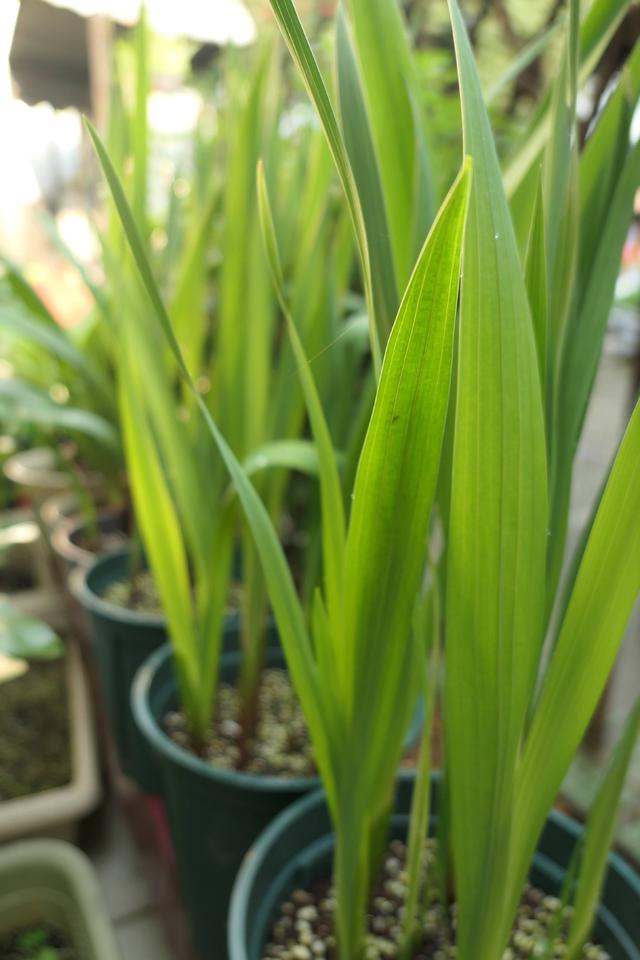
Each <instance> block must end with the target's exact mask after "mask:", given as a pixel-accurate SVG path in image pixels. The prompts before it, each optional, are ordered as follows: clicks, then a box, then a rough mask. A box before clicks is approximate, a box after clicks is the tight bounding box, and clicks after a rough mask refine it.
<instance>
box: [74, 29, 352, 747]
mask: <svg viewBox="0 0 640 960" xmlns="http://www.w3.org/2000/svg"><path fill="white" fill-rule="evenodd" d="M275 67H276V61H275V57H274V55H273V52H272V50H271V47H270V45H267V46H266V47H264V48H263V49H261V50H260V51H259V52H258V56H257V58H256V62H255V63H254V64H253V67H252V71H251V73H250V76H249V78H248V82H247V77H246V70H245V72H244V74H243V75H242V77H240V76H238V75H232V76H231V77H230V78H229V83H228V88H229V92H228V96H229V98H230V99H229V102H227V103H226V104H225V105H224V108H223V109H224V111H225V113H227V112H228V113H229V115H230V116H231V117H233V121H234V124H235V125H234V127H233V133H232V135H231V137H227V139H226V141H225V142H224V147H225V150H226V157H225V163H224V165H223V168H222V171H221V172H220V177H221V178H224V180H225V186H224V188H223V187H222V185H221V184H222V179H221V182H217V181H216V180H215V178H214V179H213V182H212V186H210V187H209V188H208V191H207V195H208V199H207V202H206V205H205V209H204V210H203V211H199V214H198V216H197V218H196V219H195V221H194V222H193V224H192V226H191V228H189V229H187V232H186V236H185V241H184V244H183V246H184V254H183V256H182V257H181V258H180V263H179V270H178V273H177V276H176V278H175V283H174V286H173V290H169V291H165V294H164V298H163V295H162V294H161V292H160V289H159V286H160V284H159V283H157V281H156V279H155V273H156V271H154V269H153V262H152V258H151V256H150V245H149V238H148V230H147V228H146V226H145V218H141V217H140V216H139V214H137V213H136V205H135V203H134V197H133V194H131V203H130V206H129V203H128V202H127V198H126V193H127V190H126V185H125V184H124V183H123V178H122V176H120V175H119V171H118V170H117V169H116V168H115V167H114V164H113V162H112V161H111V160H110V159H109V158H108V157H107V153H106V151H105V150H104V148H103V147H102V145H101V144H100V143H99V141H98V140H97V137H96V135H95V133H94V131H93V130H90V132H91V135H92V137H93V138H94V142H95V143H96V148H97V150H98V154H99V157H100V160H101V163H102V165H103V167H104V169H105V172H106V173H107V178H108V180H109V184H110V186H111V188H112V191H113V192H114V196H115V200H116V207H117V209H118V211H119V212H120V214H121V215H122V218H123V223H124V227H125V233H126V235H127V236H128V238H129V240H130V242H131V241H132V248H133V253H134V257H135V260H136V261H137V263H138V265H140V264H141V263H142V264H143V273H144V279H145V284H146V285H147V288H148V289H149V288H152V289H153V291H154V295H153V296H154V300H153V307H155V309H156V311H162V312H163V314H164V313H165V312H166V314H167V316H170V317H171V320H170V321H168V320H167V322H170V323H171V328H172V330H173V331H174V334H175V337H176V339H177V341H178V342H179V343H180V346H181V349H182V350H183V352H184V357H185V363H186V364H187V366H188V369H189V370H190V373H191V374H192V376H193V379H194V381H196V383H197V388H198V389H197V396H198V398H199V400H200V402H201V403H202V404H203V405H205V406H206V408H207V409H208V410H209V411H211V412H213V414H214V415H215V417H216V418H217V419H219V420H220V422H221V423H223V424H224V428H225V432H226V434H227V435H228V436H229V439H230V442H231V443H232V445H233V449H234V451H235V452H236V454H237V456H238V457H240V458H241V459H242V460H243V462H244V463H245V464H246V466H247V469H248V470H249V471H250V472H251V474H252V475H253V476H254V478H255V482H256V485H257V486H258V487H259V489H260V491H261V494H262V496H263V497H264V499H265V502H266V503H267V504H268V508H269V512H270V514H271V516H272V517H273V518H274V520H275V521H276V522H279V520H280V517H281V515H282V511H283V504H284V497H285V493H286V490H287V483H288V477H289V474H290V472H291V471H292V470H296V471H298V472H302V473H307V474H311V475H315V474H316V473H317V457H316V455H315V450H314V448H313V445H312V444H311V443H310V442H309V441H307V440H305V439H301V437H300V435H301V432H302V429H303V425H304V405H303V402H302V397H301V394H300V389H299V386H298V383H297V380H296V376H295V365H294V361H293V356H292V354H291V350H290V347H289V344H288V342H287V340H286V338H283V337H282V331H281V325H280V322H279V320H278V317H277V310H276V308H277V301H276V297H275V294H274V292H273V290H272V288H271V284H270V281H269V277H268V271H267V267H266V264H265V262H264V257H263V252H262V248H261V241H260V233H259V229H258V221H257V217H258V212H257V205H256V197H255V164H256V161H257V158H258V153H259V151H260V152H262V153H264V154H265V155H268V156H270V157H271V158H272V161H273V179H274V184H275V188H276V189H282V190H286V191H287V192H288V191H289V190H291V189H292V188H294V187H296V186H297V187H298V188H299V191H300V193H301V196H302V203H301V206H300V210H299V211H298V212H296V215H295V216H292V214H291V212H290V211H289V212H288V214H289V215H288V216H287V217H285V216H283V221H284V233H285V236H286V237H287V240H288V245H289V247H290V249H291V251H294V250H295V260H294V261H293V262H294V269H293V270H292V277H291V297H292V303H293V305H294V306H293V309H294V311H295V314H296V319H297V322H298V325H299V329H300V331H301V335H302V336H303V338H304V342H305V347H306V349H308V350H309V351H310V352H311V353H312V354H316V353H322V351H323V348H324V347H326V345H327V343H329V344H335V349H333V348H332V350H331V351H330V353H331V356H330V357H324V356H322V357H320V358H319V361H320V362H319V364H318V368H319V375H320V377H321V379H322V380H324V382H325V383H326V390H327V393H328V391H329V388H330V385H331V389H333V397H332V400H333V404H332V406H333V409H334V411H335V416H334V417H333V424H334V430H335V432H336V439H337V441H342V442H344V444H345V447H347V449H348V447H349V436H348V433H347V432H346V431H345V430H344V429H343V428H344V424H345V420H346V419H347V418H346V417H345V413H346V414H347V415H348V413H349V412H350V410H349V407H350V405H351V402H352V397H353V392H355V391H354V390H352V389H349V385H350V384H353V385H356V386H357V385H358V382H359V376H358V368H359V366H360V363H361V348H360V346H359V341H360V340H361V339H362V336H361V333H360V330H361V325H356V324H351V325H350V326H349V327H347V326H346V325H345V328H344V329H343V316H344V308H343V306H342V298H343V289H344V287H345V286H346V283H347V279H348V276H349V265H350V260H351V249H350V243H349V242H345V238H344V228H343V226H342V222H343V218H342V216H341V215H335V214H334V212H333V209H332V201H331V192H330V189H329V187H330V182H329V175H330V171H331V166H330V160H329V158H328V157H327V154H326V150H325V148H324V144H323V142H322V138H321V137H319V136H318V134H317V133H315V132H313V131H307V132H306V133H305V134H303V139H302V142H301V143H300V145H299V148H300V154H301V158H302V161H303V162H301V164H300V167H299V168H297V169H296V170H295V171H293V174H292V172H291V170H290V169H288V168H287V169H285V170H283V169H282V167H281V165H280V158H281V157H284V156H285V153H284V145H283V143H282V142H281V141H280V139H279V137H278V136H277V124H276V123H275V118H276V117H277V116H278V114H279V111H280V98H279V94H278V88H277V81H278V74H277V71H276V69H275ZM116 154H117V151H116ZM134 160H135V162H140V163H144V162H145V151H141V152H140V154H139V155H138V154H135V155H134ZM303 176H304V178H305V181H304V186H303V179H302V178H303ZM133 181H134V182H135V177H134V178H133ZM198 192H199V193H200V191H198ZM123 211H124V212H123ZM214 212H215V213H216V216H215V217H214ZM218 219H219V220H220V221H221V222H218ZM110 233H111V235H112V239H111V241H110V242H109V243H108V244H107V243H105V244H104V247H103V254H104V257H105V261H106V263H107V265H108V270H109V273H110V275H111V276H112V278H113V283H114V284H115V282H116V280H117V283H118V295H119V297H120V301H121V303H123V304H124V309H123V310H122V311H121V312H120V313H119V314H118V315H117V316H115V320H114V322H115V329H116V331H117V340H118V342H119V345H120V350H119V352H118V355H117V364H116V365H117V370H118V391H119V408H120V414H121V419H122V427H123V442H124V447H125V452H126V459H127V464H128V469H129V479H130V483H131V489H132V495H133V500H134V505H135V510H136V516H137V519H138V522H139V526H140V531H141V534H142V539H143V542H144V546H145V550H146V554H147V559H148V561H149V564H150V567H151V570H152V573H153V575H154V578H155V580H156V583H157V586H158V590H159V594H160V597H161V601H162V604H163V608H164V610H165V613H166V616H167V621H168V626H169V632H170V636H171V639H172V642H173V644H174V649H175V652H176V661H177V665H178V676H179V683H180V690H181V697H182V702H183V705H184V708H185V711H186V712H187V715H188V717H189V721H190V726H191V730H192V733H193V736H194V740H195V742H196V744H198V743H200V742H202V740H203V738H204V736H205V734H206V731H207V729H208V725H209V721H210V717H211V713H212V707H213V703H214V698H215V692H216V687H217V677H218V662H219V654H220V646H221V640H222V631H223V626H224V614H225V607H226V603H227V598H228V594H229V587H230V582H231V577H232V562H233V558H234V553H236V552H237V550H238V547H240V558H241V566H242V571H241V583H242V591H241V600H240V614H241V616H240V624H241V633H242V653H243V656H242V668H241V675H240V680H239V687H240V691H241V694H242V697H243V701H244V724H243V726H244V729H245V731H246V732H249V731H250V729H251V726H252V723H253V721H254V717H255V708H256V697H257V688H258V683H259V677H260V671H261V668H262V662H263V658H264V628H265V619H266V609H265V608H266V597H265V590H264V585H263V581H262V576H261V571H260V567H259V563H258V559H257V556H256V554H255V548H254V546H253V541H252V539H251V537H250V535H249V534H248V533H247V532H246V530H245V531H244V532H243V529H242V525H241V524H240V523H239V511H238V505H237V503H236V502H235V501H234V498H233V495H232V492H231V491H229V490H228V479H227V476H226V473H225V472H224V468H223V465H222V463H221V461H220V460H219V458H218V457H217V455H216V452H215V447H214V446H213V444H212V441H211V437H210V435H209V433H208V431H207V430H206V427H205V426H204V425H203V422H202V420H201V418H200V417H199V415H197V411H196V410H195V403H194V397H193V396H192V394H191V392H190V391H185V390H184V385H181V382H180V379H179V376H178V373H179V371H178V369H177V367H176V364H175V360H174V358H173V357H171V355H170V354H168V353H167V351H166V350H164V348H163V345H162V343H161V342H160V341H159V340H158V335H157V333H156V332H155V329H154V328H155V318H154V314H153V310H151V311H150V309H149V304H148V303H147V302H146V301H145V299H144V295H141V293H140V290H139V284H138V283H137V282H136V281H135V278H133V277H132V273H131V269H130V264H128V263H127V261H126V258H125V259H124V260H123V258H122V255H121V254H119V255H118V256H116V251H121V249H122V243H123V236H122V234H121V233H120V234H119V232H118V224H117V223H116V222H112V224H111V229H110ZM212 233H213V234H215V236H216V238H217V240H218V242H219V243H220V245H221V250H222V257H221V262H220V266H219V269H218V270H217V271H216V273H215V275H214V277H213V278H212V277H210V276H209V272H208V267H207V256H206V254H207V249H208V245H209V244H210V243H211V235H212ZM334 236H335V237H337V240H338V242H337V243H334ZM132 238H133V240H132ZM347 241H349V237H348V235H347ZM319 259H322V260H326V261H327V263H328V265H330V267H331V271H330V272H329V271H327V272H323V271H321V270H320V271H319V270H318V269H317V264H318V260H319ZM247 277H250V278H251V281H250V283H248V282H247ZM165 299H166V301H167V302H168V308H166V311H165V306H164V300H165ZM211 300H213V301H214V303H213V309H212V308H211V305H210V302H211ZM132 318H135V322H133V320H132ZM343 333H345V334H348V336H346V335H345V336H344V337H342V336H341V335H342V334H343ZM336 365H337V366H339V369H340V371H341V373H342V374H343V386H342V387H341V388H339V389H334V386H335V384H336V383H337V379H338V378H337V377H335V378H334V379H333V383H332V376H333V371H334V370H335V367H336ZM362 402H363V403H365V404H366V402H367V392H366V390H365V391H363V401H362ZM355 442H356V443H358V442H359V439H358V438H357V436H356V441H355ZM311 580H313V577H311Z"/></svg>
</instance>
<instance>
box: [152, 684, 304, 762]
mask: <svg viewBox="0 0 640 960" xmlns="http://www.w3.org/2000/svg"><path fill="white" fill-rule="evenodd" d="M240 710H241V701H240V696H239V694H238V691H237V690H236V688H235V687H233V686H231V685H230V684H227V683H223V684H221V685H220V687H219V688H218V695H217V697H216V709H215V715H214V719H213V723H212V724H211V729H210V731H209V737H208V739H207V743H206V746H205V749H204V758H205V759H207V760H208V761H209V762H210V763H211V764H212V765H213V766H215V767H222V768H223V769H226V770H242V771H244V772H245V773H257V774H263V775H272V776H281V777H306V776H313V775H315V773H316V768H315V763H314V760H313V750H312V747H311V741H310V739H309V734H308V732H307V726H306V724H305V722H304V717H303V714H302V710H301V709H300V704H299V703H298V699H297V697H296V695H295V693H294V690H293V687H292V685H291V681H290V680H289V675H288V674H287V672H286V670H277V669H269V670H265V671H264V672H263V674H262V681H261V685H260V693H259V697H258V722H257V725H256V732H255V736H254V737H250V738H248V739H246V740H243V737H242V728H241V726H240V722H239V721H240ZM165 730H166V732H167V734H168V736H170V737H171V739H172V740H173V741H174V743H177V744H178V746H181V747H184V748H186V749H192V745H191V738H190V736H189V732H188V728H187V723H186V719H185V717H184V715H183V714H182V713H177V712H176V713H170V714H167V716H166V717H165ZM202 753H203V752H202V751H200V754H199V755H202Z"/></svg>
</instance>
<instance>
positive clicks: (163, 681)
mask: <svg viewBox="0 0 640 960" xmlns="http://www.w3.org/2000/svg"><path fill="white" fill-rule="evenodd" d="M230 640H233V631H230V632H228V636H227V643H229V641H230ZM271 640H272V643H271V646H270V648H269V650H268V652H267V664H268V666H272V667H275V666H282V665H283V663H284V661H283V655H282V653H281V651H280V650H279V649H278V648H277V647H276V646H275V643H276V634H275V630H274V631H273V633H272V637H271ZM233 642H234V643H237V641H235V640H233ZM239 664H240V654H239V653H238V651H237V650H235V651H234V652H230V653H225V654H223V656H222V658H221V665H220V676H221V679H222V681H225V682H234V681H235V679H236V677H237V673H238V668H239ZM132 704H133V710H134V714H135V717H136V721H137V723H138V725H139V728H140V730H141V731H142V733H143V735H144V736H145V737H146V738H147V741H148V743H149V744H151V745H152V746H153V749H154V750H155V751H156V753H157V755H158V757H159V758H160V762H161V765H162V772H163V796H164V800H165V804H166V808H167V815H168V818H169V827H170V830H171V836H172V840H173V848H174V853H175V857H176V861H177V866H178V875H179V879H180V888H181V891H182V898H183V901H184V905H185V909H186V912H187V917H188V921H189V928H190V931H191V937H192V941H193V944H194V946H195V947H196V948H197V950H198V951H199V952H200V953H201V955H202V957H203V958H205V960H223V958H224V956H225V951H226V942H227V915H228V906H229V897H230V895H231V888H232V885H233V881H234V879H235V876H236V873H237V872H238V867H239V866H240V863H241V861H242V858H243V857H244V855H245V853H246V851H247V850H248V849H249V847H250V846H251V844H252V843H253V841H254V840H255V839H256V837H257V836H258V835H259V834H260V833H261V831H262V830H263V829H264V827H265V826H266V825H267V824H268V823H269V822H270V821H271V820H272V819H273V818H274V817H275V816H276V815H277V814H278V813H280V811H281V810H282V809H283V808H284V807H286V806H287V805H288V804H289V803H291V802H292V801H293V800H296V799H297V798H298V797H300V796H301V795H302V794H304V793H307V792H308V791H309V790H311V789H313V788H315V787H317V784H318V779H317V777H297V778H292V777H291V778H286V779H285V778H283V777H269V776H256V775H251V774H245V773H238V772H236V771H231V770H221V769H216V768H215V767H212V766H211V765H210V764H208V763H206V762H204V761H203V760H200V759H199V758H198V757H196V756H194V755H193V754H192V753H189V752H188V751H186V750H183V749H182V748H180V747H178V746H177V745H176V744H174V743H173V741H172V740H170V739H169V737H167V736H166V734H165V733H164V731H163V729H162V720H163V717H164V716H165V715H166V714H167V712H169V711H171V710H174V709H176V708H177V707H178V695H177V688H176V680H175V673H174V669H173V658H172V652H171V649H170V647H168V646H167V647H165V648H163V649H161V650H158V651H157V652H156V653H155V654H153V655H152V656H151V658H150V659H149V661H148V662H147V663H146V664H145V666H144V667H142V669H141V670H140V672H139V673H138V676H137V677H136V680H135V682H134V686H133V690H132Z"/></svg>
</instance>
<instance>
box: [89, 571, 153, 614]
mask: <svg viewBox="0 0 640 960" xmlns="http://www.w3.org/2000/svg"><path fill="white" fill-rule="evenodd" d="M102 596H103V598H104V599H105V600H107V601H108V602H109V603H112V604H113V605H114V606H115V607H124V608H125V609H126V610H136V611H137V612H138V613H153V614H161V613H162V605H161V603H160V597H159V596H158V590H157V588H156V585H155V581H154V579H153V577H152V576H151V573H150V572H149V571H148V570H143V571H142V572H141V573H136V575H135V576H134V577H127V579H126V580H118V581H116V582H115V583H110V584H109V586H108V587H107V589H106V590H105V591H104V593H103V594H102Z"/></svg>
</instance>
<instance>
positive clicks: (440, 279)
mask: <svg viewBox="0 0 640 960" xmlns="http://www.w3.org/2000/svg"><path fill="white" fill-rule="evenodd" d="M470 182H471V165H470V163H469V162H468V161H465V164H464V166H463V169H462V171H461V173H460V174H459V176H458V178H457V180H456V182H455V184H454V186H453V187H452V189H451V191H450V193H449V196H448V197H447V199H446V201H445V203H444V204H443V206H442V208H441V210H440V213H439V214H438V217H437V218H436V220H435V222H434V225H433V227H432V229H431V231H430V233H429V237H428V238H427V240H426V242H425V245H424V247H423V250H422V253H421V255H420V257H419V259H418V262H417V264H416V267H415V269H414V272H413V275H412V277H411V280H410V282H409V285H408V287H407V290H406V292H405V295H404V297H403V300H402V303H401V306H400V310H399V311H398V317H397V319H396V322H395V324H394V327H393V331H392V334H391V337H390V339H389V343H388V346H387V350H386V353H385V358H384V364H383V370H382V374H381V377H380V384H379V387H378V392H377V395H376V400H375V404H374V408H373V413H372V415H371V420H370V423H369V428H368V430H367V435H366V438H365V442H364V446H363V449H362V454H361V456H360V462H359V465H358V471H357V474H356V481H355V486H354V491H353V497H352V506H351V518H350V523H349V531H348V538H347V549H346V557H345V594H344V597H345V615H344V640H343V644H344V646H345V655H346V656H348V657H350V658H351V660H350V663H349V664H348V677H349V678H350V687H351V691H352V698H353V699H352V703H351V713H352V717H353V724H354V736H355V737H356V741H358V739H359V738H360V737H362V736H367V738H368V739H369V742H370V761H369V764H370V779H366V780H365V779H363V781H362V783H361V785H360V788H361V789H362V790H363V791H365V793H367V791H368V792H369V794H370V792H371V791H372V790H375V787H374V784H376V783H379V782H380V780H379V777H380V774H381V771H384V772H385V776H388V774H389V768H390V767H391V769H392V770H393V769H394V763H395V761H396V758H395V757H394V755H393V751H392V752H391V755H390V754H389V750H388V749H387V747H388V745H389V744H388V734H389V729H388V728H389V725H391V726H393V723H392V722H391V720H390V716H392V715H393V713H394V710H395V711H397V709H398V703H397V699H396V697H397V692H398V690H399V689H400V688H399V686H398V677H399V676H400V675H401V674H402V671H403V670H404V669H405V667H406V666H407V664H406V663H405V662H403V657H402V656H401V655H400V652H401V649H402V645H403V644H408V643H409V641H408V640H407V641H405V639H404V638H408V637H409V635H410V625H411V617H412V614H413V606H414V602H415V597H416V595H417V592H418V586H419V583H420V579H421V577H422V574H423V571H424V567H425V562H426V549H427V532H428V523H429V517H430V514H431V508H432V505H433V498H434V494H435V488H436V482H437V477H438V471H439V466H440V455H441V450H442V443H443V438H444V428H445V422H446V414H447V408H448V404H449V392H450V385H451V372H452V363H453V359H452V358H453V342H454V328H455V315H456V305H457V298H458V280H459V266H460V257H461V244H462V236H463V231H464V226H465V220H466V212H467V204H468V199H469V190H470ZM390 636H392V637H397V638H398V642H399V644H400V650H399V651H398V655H397V656H395V657H393V658H390V657H389V656H388V653H389V637H390ZM394 678H395V682H394ZM365 731H366V733H365ZM383 782H384V781H383Z"/></svg>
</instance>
